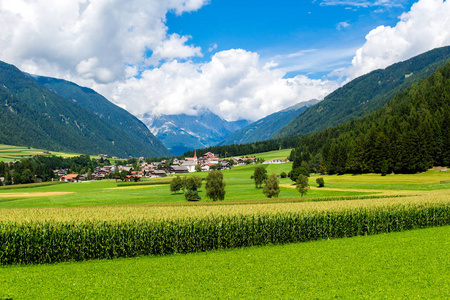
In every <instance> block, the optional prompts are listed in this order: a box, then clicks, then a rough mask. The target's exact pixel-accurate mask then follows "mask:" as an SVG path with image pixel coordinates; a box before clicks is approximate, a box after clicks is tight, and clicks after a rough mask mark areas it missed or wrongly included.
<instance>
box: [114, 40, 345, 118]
mask: <svg viewBox="0 0 450 300" xmlns="http://www.w3.org/2000/svg"><path fill="white" fill-rule="evenodd" d="M284 75H285V72H283V71H281V70H280V69H276V68H274V65H273V64H272V63H268V64H262V63H261V61H260V57H259V55H258V54H257V53H254V52H249V51H245V50H242V49H232V50H227V51H221V52H218V53H216V54H215V55H214V56H213V57H212V59H211V61H209V62H207V63H203V64H196V63H193V62H179V61H176V60H174V61H171V62H167V63H164V64H162V65H161V66H160V67H159V68H154V69H151V70H146V71H144V72H143V73H142V75H141V77H140V78H131V79H129V80H127V81H126V82H123V83H121V84H119V85H118V87H117V88H116V89H114V90H112V93H111V96H110V97H111V99H113V101H115V102H117V103H121V104H124V105H126V108H127V109H128V110H129V111H131V112H132V113H134V114H136V115H138V116H140V117H144V115H145V113H147V115H148V114H149V113H154V114H180V113H186V114H190V115H195V114H197V113H198V111H200V110H201V108H208V109H209V110H211V111H212V112H214V113H216V114H218V115H219V116H221V117H223V118H225V119H227V120H237V119H249V120H257V119H259V118H262V117H264V116H266V115H268V114H270V113H273V112H275V111H278V110H280V109H283V108H285V107H288V106H290V105H294V104H296V103H298V102H302V101H307V100H310V99H313V98H319V99H321V98H323V97H324V96H326V95H327V94H328V93H330V92H331V91H333V90H334V89H336V88H337V87H338V85H337V84H336V83H335V82H332V81H326V80H325V81H324V80H312V79H309V78H307V77H306V76H296V77H294V78H287V79H286V78H283V77H284ZM124 99H127V100H126V102H125V101H124Z"/></svg>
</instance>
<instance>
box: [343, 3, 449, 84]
mask: <svg viewBox="0 0 450 300" xmlns="http://www.w3.org/2000/svg"><path fill="white" fill-rule="evenodd" d="M449 16H450V1H443V0H420V1H419V2H417V3H415V4H414V5H413V6H412V7H411V10H410V11H409V12H407V13H404V14H402V15H401V16H400V21H399V22H398V23H397V24H396V26H394V27H390V26H379V27H377V28H375V29H374V30H372V31H370V32H369V34H368V35H367V36H366V42H365V44H364V45H363V46H362V47H361V48H359V49H358V50H357V51H356V55H355V56H354V58H353V60H352V66H351V67H350V68H349V69H348V70H347V72H346V73H347V76H348V78H349V79H353V78H356V77H358V76H360V75H363V74H366V73H368V72H370V71H372V70H375V69H379V68H385V67H387V66H389V65H391V64H394V63H396V62H399V61H403V60H406V59H409V58H411V57H413V56H416V55H418V54H420V53H423V52H426V51H428V50H431V49H434V48H437V47H442V46H448V45H450V29H449V28H450V17H449Z"/></svg>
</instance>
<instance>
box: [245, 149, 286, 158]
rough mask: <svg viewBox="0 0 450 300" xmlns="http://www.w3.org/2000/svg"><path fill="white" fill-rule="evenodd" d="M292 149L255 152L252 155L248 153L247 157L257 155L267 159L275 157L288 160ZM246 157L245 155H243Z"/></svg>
mask: <svg viewBox="0 0 450 300" xmlns="http://www.w3.org/2000/svg"><path fill="white" fill-rule="evenodd" d="M291 151H292V149H283V150H275V151H270V152H264V153H255V154H251V155H247V157H256V158H264V159H265V160H267V161H269V160H273V159H282V160H286V158H287V157H288V156H289V155H290V154H291ZM242 157H244V156H242Z"/></svg>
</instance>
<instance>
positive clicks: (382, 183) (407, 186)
mask: <svg viewBox="0 0 450 300" xmlns="http://www.w3.org/2000/svg"><path fill="white" fill-rule="evenodd" d="M265 166H266V167H267V170H268V173H269V174H270V173H276V174H280V173H281V172H282V171H285V172H288V171H289V170H290V169H291V164H281V165H265ZM254 168H255V165H248V166H241V167H236V168H233V169H232V170H227V171H224V172H223V173H224V181H225V182H226V183H227V187H226V191H227V194H226V196H225V201H235V200H252V199H264V198H265V196H264V194H263V193H262V190H261V189H255V186H254V183H253V180H252V179H250V176H251V175H252V174H253V170H254ZM193 175H196V176H202V177H206V175H207V173H206V172H202V173H194V174H193V173H191V174H189V175H188V176H193ZM323 177H324V178H325V188H322V189H318V188H316V184H315V179H316V177H311V178H310V184H311V186H312V188H311V190H310V191H309V192H308V194H307V195H306V196H304V198H306V199H315V198H318V197H332V196H357V195H367V194H376V193H383V192H385V191H392V190H393V191H399V190H403V191H409V190H411V191H427V190H437V189H450V184H448V183H447V184H440V183H439V182H440V181H444V180H449V179H450V171H447V172H439V171H438V170H431V171H428V172H426V173H423V174H416V175H388V176H386V177H382V176H380V175H374V174H365V175H358V176H352V175H343V176H336V175H334V176H323ZM280 183H281V185H282V187H281V193H280V198H287V197H289V198H300V194H299V193H298V191H297V190H296V189H295V188H294V186H292V182H291V181H290V180H289V179H288V178H286V179H280ZM201 191H202V192H200V195H201V197H202V198H203V199H202V201H205V200H206V199H205V197H204V184H203V187H202V189H201ZM34 192H73V194H68V195H58V196H43V197H14V195H10V196H8V197H1V195H2V194H5V193H8V194H10V193H34ZM172 202H185V199H184V195H183V194H181V193H179V194H176V195H172V194H171V193H170V191H169V186H168V185H156V186H130V187H120V188H118V187H117V184H116V183H115V182H114V181H111V182H109V181H100V182H87V183H76V184H73V183H72V184H61V185H52V186H40V187H34V188H27V189H22V188H20V187H18V188H14V189H3V188H0V208H33V207H36V208H38V207H70V206H96V205H117V204H143V203H172Z"/></svg>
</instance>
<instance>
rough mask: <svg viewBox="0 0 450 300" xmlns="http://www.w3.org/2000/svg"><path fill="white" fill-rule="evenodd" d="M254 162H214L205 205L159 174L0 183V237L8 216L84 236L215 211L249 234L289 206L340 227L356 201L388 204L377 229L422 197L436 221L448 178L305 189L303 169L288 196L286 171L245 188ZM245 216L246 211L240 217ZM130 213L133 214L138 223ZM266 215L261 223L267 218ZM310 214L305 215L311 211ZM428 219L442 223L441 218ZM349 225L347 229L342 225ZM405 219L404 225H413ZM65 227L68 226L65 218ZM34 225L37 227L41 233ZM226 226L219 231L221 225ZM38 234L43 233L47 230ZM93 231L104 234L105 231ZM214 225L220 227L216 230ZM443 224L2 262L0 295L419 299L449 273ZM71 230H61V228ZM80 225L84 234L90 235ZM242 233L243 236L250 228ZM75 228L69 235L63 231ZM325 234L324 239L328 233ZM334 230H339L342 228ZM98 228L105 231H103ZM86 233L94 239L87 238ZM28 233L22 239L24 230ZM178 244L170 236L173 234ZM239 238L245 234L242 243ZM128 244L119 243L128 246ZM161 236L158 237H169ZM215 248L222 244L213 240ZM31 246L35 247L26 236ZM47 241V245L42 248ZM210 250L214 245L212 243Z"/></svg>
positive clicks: (358, 179) (351, 181)
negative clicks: (301, 188) (214, 197)
mask: <svg viewBox="0 0 450 300" xmlns="http://www.w3.org/2000/svg"><path fill="white" fill-rule="evenodd" d="M276 155H279V153H278V154H276V153H275V154H270V157H274V158H277V157H275V156H276ZM267 157H269V156H267ZM278 158H280V157H278ZM270 159H273V158H270ZM264 166H265V167H266V168H267V170H268V173H269V174H270V173H276V174H280V173H281V172H283V171H284V172H288V171H289V170H290V169H291V166H292V165H291V164H289V163H288V164H281V165H264ZM255 167H256V166H255V165H248V166H241V167H236V168H233V169H231V170H226V171H223V174H224V180H225V182H226V183H227V186H226V191H227V194H226V197H225V201H219V202H215V203H212V202H206V201H205V199H204V191H203V189H204V186H203V188H202V191H201V192H200V195H201V196H202V197H203V199H202V201H200V202H186V201H185V199H184V195H183V194H181V193H180V194H176V195H172V194H171V193H170V191H169V185H168V184H167V183H165V184H164V182H163V181H167V180H168V179H169V180H170V178H166V179H163V180H162V182H160V183H161V184H156V185H142V186H140V185H136V186H118V183H116V182H115V181H98V182H87V183H60V184H53V185H39V184H33V185H24V186H17V187H13V188H11V187H8V188H0V232H2V230H3V232H4V233H6V235H5V236H6V237H7V236H8V235H9V234H10V233H11V232H14V231H8V230H9V229H8V226H10V225H8V224H17V226H21V224H25V226H28V225H26V224H28V223H33V222H34V224H36V225H37V226H35V227H33V226H34V225H32V226H31V227H29V229H30V230H31V231H30V232H32V231H33V230H37V231H35V232H37V233H38V236H39V234H40V233H39V232H40V231H39V230H41V229H40V228H44V227H41V226H47V225H46V224H53V223H52V222H56V223H54V224H55V225H56V226H60V225H61V226H65V225H64V224H69V225H68V226H72V225H70V224H74V226H75V227H74V229H75V230H77V229H76V228H81V227H79V226H84V225H82V224H91V223H90V222H94V223H95V222H97V223H95V224H97V225H95V224H94V223H92V224H94V225H92V226H94V227H89V228H92V229H94V231H92V234H93V235H95V234H97V233H95V232H96V230H99V232H102V230H105V228H106V227H108V226H110V225H112V226H116V225H114V224H118V225H117V226H119V227H117V228H118V230H121V229H120V228H121V226H122V225H120V224H123V225H124V226H125V227H126V226H128V225H126V224H131V225H130V226H134V225H132V224H142V225H145V224H149V223H148V222H147V221H149V220H150V221H151V222H156V223H158V222H166V221H169V222H177V221H178V220H180V221H181V222H188V223H189V222H191V221H190V220H194V223H195V222H196V221H195V220H199V222H200V223H195V224H197V225H200V227H201V226H202V225H201V224H202V223H201V222H206V223H203V224H209V223H208V222H212V223H211V225H212V227H214V226H216V225H215V224H216V223H214V220H221V221H220V222H222V221H223V222H224V223H223V225H219V227H217V228H218V229H220V228H221V226H223V227H222V228H234V227H233V226H234V225H232V223H229V224H231V225H225V224H226V222H228V221H227V220H231V221H232V220H234V219H233V218H236V220H242V222H243V223H241V224H243V225H244V226H247V227H246V228H247V229H248V228H250V229H249V230H250V231H249V232H251V228H252V226H258V224H262V223H260V221H258V220H261V222H262V220H263V218H262V217H263V216H267V215H268V214H272V215H274V216H276V218H278V217H279V218H280V219H279V220H280V221H282V222H291V221H289V216H291V215H292V216H295V215H298V216H308V215H313V216H316V215H317V216H319V215H321V214H322V215H323V213H325V214H326V215H329V216H332V215H333V212H337V215H336V216H337V217H333V218H334V219H333V220H337V222H338V223H333V224H335V225H330V226H331V227H333V226H335V228H338V227H336V226H341V228H342V229H344V231H345V230H346V229H345V228H346V226H347V224H346V223H345V222H347V221H349V222H353V220H356V219H358V218H360V217H361V216H362V218H365V217H364V216H363V215H361V214H359V213H358V211H359V212H361V211H364V210H366V209H367V211H371V212H377V211H383V210H384V211H387V212H388V214H387V215H386V214H384V216H387V217H389V215H390V214H392V215H395V213H397V215H395V217H394V219H393V220H392V221H393V223H387V224H388V225H387V226H388V227H389V226H394V223H395V222H396V220H397V219H396V218H397V217H403V216H408V215H409V216H411V217H407V219H405V222H410V221H411V220H412V222H413V223H414V222H415V221H414V220H415V217H414V216H415V213H416V212H419V210H420V207H426V206H427V205H428V204H429V205H430V206H429V207H436V208H438V210H439V207H444V209H443V210H440V211H441V213H442V214H441V215H440V216H438V215H432V214H430V215H429V217H430V219H431V218H435V217H436V216H437V217H438V218H441V217H442V220H445V219H446V218H447V219H448V211H449V210H448V207H449V205H450V183H441V182H448V181H449V180H450V171H442V169H441V168H436V169H432V170H429V171H427V172H425V173H422V174H412V175H394V174H391V175H388V176H385V177H382V176H380V175H377V174H364V175H356V176H352V175H342V176H336V175H333V176H322V177H323V178H324V179H325V187H324V188H317V187H316V184H315V179H316V178H317V176H312V177H311V178H310V184H311V189H310V191H309V192H308V194H307V195H306V196H305V197H303V199H302V198H300V194H299V193H298V191H297V190H296V189H295V186H293V185H292V182H291V181H290V180H289V179H280V183H281V193H280V198H278V199H266V198H264V195H263V194H262V190H261V189H256V188H255V186H254V184H253V180H252V179H250V176H251V175H252V174H253V170H254V168H255ZM206 175H207V173H194V174H188V175H187V176H201V177H206ZM63 193H65V194H63ZM424 205H425V206H424ZM402 207H403V208H405V209H406V210H405V211H400V212H399V210H398V209H399V208H400V210H401V209H403V208H402ZM445 207H447V208H445ZM410 208H411V209H410ZM417 209H419V210H417ZM396 211H397V212H396ZM353 212H356V214H355V215H354V217H352V213H353ZM330 213H331V214H330ZM358 214H359V215H358ZM363 214H364V213H363ZM369 215H370V214H369ZM242 216H244V217H242ZM380 216H381V215H380ZM417 216H419V214H417ZM420 216H421V217H420V218H419V217H418V218H417V219H422V220H425V222H426V220H427V218H428V215H427V213H426V212H425V215H424V214H421V215H420ZM247 217H250V218H249V219H246V218H247ZM341 217H342V220H344V221H343V223H342V222H341V223H339V222H340V221H339V219H341ZM239 218H241V219H239ZM252 218H253V219H252ZM294 218H295V217H294ZM383 218H384V219H383ZM408 218H409V220H410V221H408ZM202 220H203V221H202ZM245 220H248V222H247V221H245ZM252 220H256V221H252ZM292 220H294V219H292ZM316 220H318V219H316ZM322 220H323V219H322ZM328 220H329V221H327V222H331V220H332V219H328ZM383 220H386V219H385V217H383V216H381V218H379V217H377V216H375V215H372V217H370V216H369V219H368V222H369V223H364V222H366V221H364V220H362V222H363V223H361V224H367V225H370V226H374V227H373V228H375V231H373V232H375V233H376V231H377V230H376V228H377V226H378V227H380V228H381V227H383V226H386V223H385V225H382V222H384V221H383ZM141 221H142V222H143V223H139V222H141ZM392 221H388V222H392ZM2 222H3V225H2ZM58 222H59V223H58ZM71 222H72V223H71ZM83 222H84V223H83ZM86 222H87V223H86ZM121 222H125V223H121ZM145 222H147V223H145ZM238 222H241V221H238ZM246 222H247V223H246ZM264 222H265V221H264ZM277 222H278V221H276V222H275V223H271V224H275V225H276V224H278V223H277ZM308 222H309V221H308ZM333 222H334V221H333ZM377 222H380V223H379V224H378V223H377ZM401 222H403V221H400V227H399V230H404V229H402V225H401V224H402V223H401ZM445 222H446V223H445ZM156 223H155V224H156ZM194 223H192V224H194ZM269 223H270V222H269ZM269 223H267V224H268V225H269V227H270V226H272V225H270V224H269ZM300 223H301V221H300ZM300 223H298V224H300ZM58 224H60V225H58ZM160 224H165V223H160ZM186 224H187V223H186ZM219 224H221V223H219ZM236 224H237V223H236ZM280 224H281V223H280ZM283 224H284V223H283ZM286 224H287V223H286ZM292 224H294V223H292ZM295 224H297V223H295ZM311 224H315V223H314V221H313V222H312V223H311ZM329 224H332V223H329ZM348 224H350V223H348ZM405 224H406V223H405ZM436 224H448V222H447V221H444V223H442V222H440V223H439V222H438V223H436ZM197 225H192V226H193V227H189V226H191V225H187V226H188V227H183V226H184V225H182V226H181V227H180V228H179V230H180V232H181V231H182V230H186V229H188V230H189V228H196V227H195V226H197ZM2 226H3V227H2ZM14 226H15V225H14ZM89 226H91V225H89ZM96 226H97V227H96ZM105 226H106V227H105ZM139 226H140V225H139ZM139 226H137V227H136V228H135V229H132V231H130V233H131V234H134V233H132V232H137V234H139V233H138V232H139ZM146 226H147V225H146ZM205 226H206V227H204V229H202V230H209V229H208V228H209V226H210V225H205ZM226 226H231V227H226ZM264 226H265V225H264ZM295 226H298V225H294V227H295ZM308 226H309V225H308ZM314 226H316V225H313V227H314ZM320 226H321V225H320V224H319V231H320V230H321V229H320ZM349 226H350V225H348V226H347V227H348V228H350V227H349ZM358 226H361V225H358ZM364 226H365V225H363V227H364ZM395 226H396V225H395ZM408 226H409V225H408ZM408 226H406V227H407V228H417V227H414V226H413V227H408ZM420 226H421V225H419V227H420ZM427 226H430V225H427ZM433 226H435V225H433ZM125 227H124V228H125ZM269 227H267V228H269ZM388 227H385V228H388ZM10 228H11V227H10ZM23 228H25V227H23ZM45 228H47V227H45ZM60 228H62V227H60ZM86 228H87V230H88V231H89V230H90V229H89V228H88V227H86ZM95 228H97V229H95ZM161 228H165V227H164V226H163V227H161ZM254 228H256V227H254ZM270 228H271V229H270V230H269V229H268V230H269V231H268V232H269V233H270V232H271V233H274V234H275V235H277V232H278V231H277V230H281V231H279V233H280V234H281V235H283V234H284V233H283V230H285V227H282V228H281V227H280V228H279V229H277V228H276V226H275V227H270ZM291 228H293V227H291ZM305 228H308V227H305ZM352 228H353V225H352ZM392 228H394V227H392ZM67 229H70V228H69V227H67ZM242 229H244V228H242ZM247 229H245V230H247ZM261 229H262V230H265V229H264V228H261ZM311 229H312V227H311ZM350 229H351V228H350ZM13 230H15V227H14V228H13ZM26 230H28V229H26ZM63 230H65V229H63ZM83 230H84V229H83ZM136 230H137V231H136ZM155 230H156V227H155ZM158 230H159V229H158ZM163 230H164V229H163ZM177 230H178V229H175V231H173V232H169V231H167V232H166V233H165V235H166V234H167V236H169V238H167V241H169V242H170V241H171V239H172V237H171V234H174V233H175V235H174V236H173V237H174V238H175V244H176V243H178V242H176V239H177V237H176V234H177V233H176V232H178V231H177ZM197 230H198V228H197ZM214 230H216V229H212V231H211V234H212V235H214ZM224 230H225V229H224ZM227 230H229V229H227ZM232 230H234V229H232ZM237 230H238V231H237V236H239V233H238V232H239V230H240V229H239V228H237ZM395 230H398V229H394V231H395ZM88 231H86V232H88ZM388 231H389V230H388ZM388 231H387V232H388ZM8 232H9V233H8ZM45 232H46V229H44V231H43V233H45ZM68 232H69V231H68ZM75 232H76V231H74V233H75ZM112 232H113V233H114V234H113V235H117V236H122V235H121V234H125V235H123V237H126V235H127V233H120V234H119V231H112ZM124 232H125V231H124ZM158 232H159V231H158ZM205 232H206V231H205ZM231 232H232V231H229V233H231ZM242 232H246V231H242ZM258 232H263V231H258ZM286 232H287V231H286ZM48 233H49V234H50V231H49V232H48ZM105 233H107V232H106V231H105ZM224 233H226V232H225V231H224ZM449 233H450V227H448V226H447V227H441V228H429V229H423V230H414V231H410V232H402V233H389V234H381V235H378V236H370V237H355V238H344V239H335V240H330V241H326V240H323V241H318V242H307V243H301V244H290V245H283V246H264V247H252V248H240V249H234V250H232V249H231V250H222V251H212V252H211V251H210V252H206V253H197V254H187V255H179V254H176V255H170V256H164V257H154V256H153V257H151V256H150V257H138V258H131V259H115V260H100V261H88V262H81V263H75V262H72V263H57V264H53V265H34V266H14V265H13V266H8V267H0V287H1V288H0V299H3V298H13V299H16V298H24V299H31V298H35V297H36V296H37V295H39V297H42V298H50V299H51V298H55V299H56V298H58V299H59V298H151V297H154V298H299V297H300V298H412V297H419V298H420V297H423V298H439V299H442V298H448V293H449V292H448V291H449V284H450V283H449V280H448V279H447V278H450V276H449V275H450V274H449V273H450V259H449V258H448V257H449V252H448V249H449V248H448V247H449V245H450V241H449ZM52 234H55V235H54V236H53V238H55V239H56V240H58V239H60V238H61V240H64V237H63V235H59V233H58V232H57V231H55V232H54V233H52ZM71 234H72V235H73V233H71ZM87 234H88V236H87V237H89V235H90V234H89V233H87ZM208 234H209V233H206V234H204V236H205V237H206V238H207V237H208ZM227 234H228V233H227ZM370 234H373V233H370ZM188 235H189V234H188ZM251 235H252V236H251V237H253V233H252V234H251ZM50 236H51V235H50ZM58 236H59V237H58ZM75 236H77V235H76V234H75ZM247 236H248V235H247ZM285 236H286V237H287V236H288V235H285ZM331 236H332V237H333V235H331ZM344 236H350V235H346V234H345V233H344ZM143 237H144V236H143ZM249 237H250V236H249ZM0 238H1V235H0ZM99 238H100V236H99ZM104 238H105V239H109V237H108V236H107V235H105V236H104ZM230 238H232V239H234V241H236V242H239V238H236V237H234V236H233V234H231V235H230ZM235 238H236V239H235ZM97 239H98V238H97V237H94V240H97ZM188 239H189V237H188ZM94 240H93V241H94ZM245 240H246V238H245V237H244V240H243V241H244V242H245ZM249 240H250V239H249ZM294 240H295V239H294ZM24 241H25V240H24ZM29 241H30V242H32V241H33V238H32V237H31V236H30V240H29ZM130 241H131V240H130ZM4 242H5V243H11V244H10V245H11V246H14V243H15V242H14V241H13V240H10V239H9V238H7V239H5V240H4ZM67 242H68V244H67V245H69V244H70V243H72V242H71V241H70V240H67ZM180 242H182V241H181V240H180ZM281 242H282V243H284V242H283V241H281ZM20 243H22V242H20ZM25 243H28V242H25ZM277 243H278V242H277ZM194 244H195V242H194ZM231 244H233V243H231ZM251 244H252V243H251V242H250V243H249V244H248V245H251ZM262 244H266V242H264V241H263V243H262ZM55 245H56V244H55ZM70 245H72V246H70V247H73V246H74V245H77V244H76V242H75V244H73V243H72V244H70ZM80 245H81V244H80ZM83 245H84V244H83ZM89 245H90V244H89V243H87V244H86V245H85V246H79V247H88V246H89ZM129 245H130V246H131V244H129ZM253 245H255V244H253ZM104 246H105V249H106V247H107V246H108V245H107V244H106V240H105V245H104ZM167 246H169V247H170V245H169V244H167ZM67 247H69V246H67ZM102 247H103V246H102ZM113 247H115V246H113ZM119 247H120V245H119ZM221 247H222V246H220V247H219V248H221ZM225 247H227V246H226V245H225ZM0 248H1V247H0ZM28 248H29V249H31V248H33V247H28ZM88 248H89V247H88ZM11 249H12V248H11ZM36 249H43V248H39V246H38V248H36ZM50 249H53V248H51V247H50ZM80 249H81V248H80ZM199 249H200V248H199ZM205 249H206V248H205ZM208 249H210V248H208ZM212 249H217V248H214V246H213V247H212ZM14 251H15V250H14ZM18 251H19V252H21V251H22V250H21V247H20V246H19V248H18ZM33 251H34V250H33ZM201 251H205V250H201ZM40 252H42V251H40ZM175 252H177V251H175ZM11 253H16V252H11ZM30 253H31V252H30ZM167 253H170V251H169V252H167ZM25 255H26V254H25ZM39 255H40V254H39ZM1 256H2V255H1V253H0V257H1ZM4 257H6V256H4ZM104 257H108V256H104ZM113 257H115V256H113ZM66 260H67V259H66ZM56 261H58V260H56ZM62 261H63V260H62Z"/></svg>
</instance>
